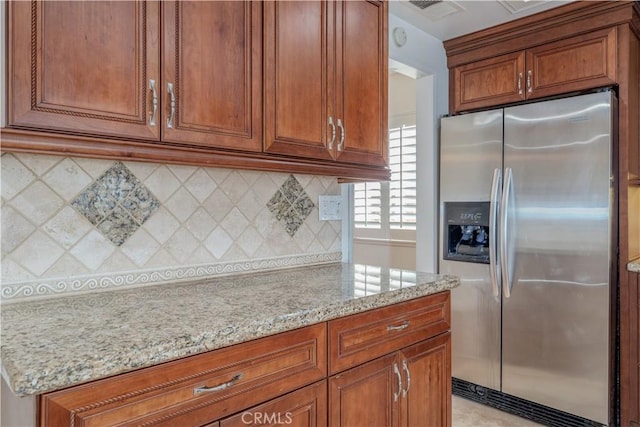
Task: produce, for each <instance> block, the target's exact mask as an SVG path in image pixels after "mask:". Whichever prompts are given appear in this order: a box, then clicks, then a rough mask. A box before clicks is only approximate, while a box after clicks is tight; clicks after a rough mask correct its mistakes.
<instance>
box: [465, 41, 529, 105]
mask: <svg viewBox="0 0 640 427" xmlns="http://www.w3.org/2000/svg"><path fill="white" fill-rule="evenodd" d="M453 74H454V88H455V89H454V109H455V111H456V112H458V111H464V110H470V109H475V108H482V107H490V106H494V105H499V104H506V103H509V102H516V101H521V100H523V99H524V98H525V95H524V86H525V81H524V52H516V53H511V54H508V55H502V56H498V57H495V58H490V59H486V60H484V61H478V62H473V63H471V64H466V65H461V66H459V67H456V68H455V69H454V72H453Z"/></svg>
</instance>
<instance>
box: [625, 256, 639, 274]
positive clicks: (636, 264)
mask: <svg viewBox="0 0 640 427" xmlns="http://www.w3.org/2000/svg"><path fill="white" fill-rule="evenodd" d="M627 269H628V270H629V271H633V272H635V273H640V259H637V260H635V261H631V262H630V263H629V264H627Z"/></svg>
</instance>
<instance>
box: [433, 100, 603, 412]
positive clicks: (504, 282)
mask: <svg viewBox="0 0 640 427" xmlns="http://www.w3.org/2000/svg"><path fill="white" fill-rule="evenodd" d="M612 102H613V95H612V93H611V92H609V91H605V92H600V93H593V94H588V95H582V96H575V97H570V98H563V99H557V100H552V101H545V102H540V103H532V104H526V105H520V106H514V107H508V108H505V109H498V110H491V111H483V112H477V113H471V114H465V115H461V116H453V117H447V118H443V119H442V122H441V157H440V158H441V164H440V171H441V173H440V218H441V221H440V230H441V233H440V236H441V237H440V248H441V251H440V273H442V274H454V275H457V276H459V277H460V278H461V286H459V287H458V288H456V289H454V290H453V292H452V331H453V333H452V338H453V343H452V358H453V361H452V370H453V377H454V378H459V379H461V380H464V381H467V382H470V383H473V384H477V385H480V386H483V387H487V388H490V389H493V390H498V391H501V392H503V393H505V394H508V395H512V396H516V397H519V398H522V399H525V400H527V401H531V402H535V403H538V404H540V405H544V406H548V407H551V408H554V409H557V410H560V411H563V412H567V413H569V414H573V415H576V416H579V417H582V418H586V419H589V420H593V421H596V422H599V423H602V424H607V423H608V422H609V392H610V380H609V378H610V373H609V366H610V344H609V335H610V320H609V319H610V305H609V298H610V289H609V281H610V264H611V241H612V238H611V235H612V231H611V218H612V215H611V213H612V209H613V184H612V182H611V178H610V177H611V168H612V163H611V159H612V156H611V147H612V141H611V135H612ZM485 207H486V208H485ZM474 209H475V210H474ZM473 212H476V213H475V214H474V213H473ZM483 215H486V216H488V217H489V218H487V222H486V224H487V226H486V227H483V226H482V224H481V223H480V222H474V223H472V222H469V218H474V219H477V218H480V217H482V216H483ZM457 217H460V218H457ZM456 221H458V222H459V223H460V224H461V225H459V227H460V229H461V230H462V231H461V232H459V233H457V234H456V233H454V232H452V230H454V229H455V228H456V227H458V224H457V223H456ZM483 224H484V223H483ZM474 230H475V231H474ZM465 233H466V234H465ZM472 233H473V234H472ZM452 235H454V236H453V237H451V236H452ZM485 235H486V237H487V240H488V244H487V245H486V246H487V247H488V249H487V251H488V252H489V255H490V256H487V257H484V258H482V257H480V256H478V257H475V258H474V259H473V260H472V261H473V262H466V261H464V260H460V259H461V258H464V257H465V256H467V255H466V254H471V253H474V254H480V252H481V250H480V249H478V248H477V247H475V248H474V247H473V246H474V244H475V245H477V242H479V241H480V240H481V238H480V237H478V238H476V237H477V236H482V237H484V236H485ZM472 237H473V238H472ZM454 238H455V239H458V240H457V241H455V242H452V241H451V240H452V239H454ZM464 239H468V240H464ZM469 242H471V243H469ZM462 248H464V251H463V250H462ZM456 251H458V252H456ZM456 257H457V258H456Z"/></svg>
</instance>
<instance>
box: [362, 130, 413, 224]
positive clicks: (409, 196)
mask: <svg viewBox="0 0 640 427" xmlns="http://www.w3.org/2000/svg"><path fill="white" fill-rule="evenodd" d="M389 167H390V168H391V180H390V181H389V182H363V183H357V184H355V185H354V198H353V204H354V225H355V227H356V228H369V229H396V230H415V228H416V126H415V125H402V126H400V127H398V128H395V129H390V130H389Z"/></svg>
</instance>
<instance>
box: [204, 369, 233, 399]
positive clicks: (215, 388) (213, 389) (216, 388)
mask: <svg viewBox="0 0 640 427" xmlns="http://www.w3.org/2000/svg"><path fill="white" fill-rule="evenodd" d="M241 379H242V372H241V373H239V374H236V375H234V376H233V378H231V380H229V381H227V382H226V383H222V384H220V385H216V386H213V387H207V386H202V387H196V388H194V389H193V394H195V395H198V394H201V393H214V392H216V391H222V390H226V389H228V388H229V387H231V386H233V385H234V384H235V383H237V382H238V381H240V380H241Z"/></svg>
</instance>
